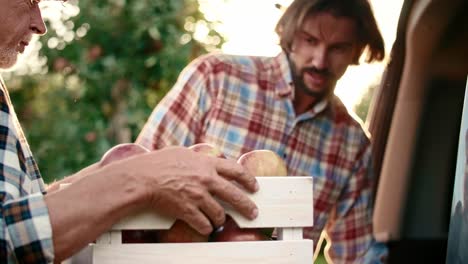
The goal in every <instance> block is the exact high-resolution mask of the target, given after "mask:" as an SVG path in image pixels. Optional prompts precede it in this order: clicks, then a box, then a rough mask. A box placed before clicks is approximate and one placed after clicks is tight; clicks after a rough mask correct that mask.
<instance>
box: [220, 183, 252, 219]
mask: <svg viewBox="0 0 468 264" xmlns="http://www.w3.org/2000/svg"><path fill="white" fill-rule="evenodd" d="M211 192H212V193H213V195H215V196H217V197H218V198H219V199H221V200H223V201H224V202H227V203H228V204H230V205H231V206H232V207H233V208H234V209H235V210H237V211H238V212H239V213H241V214H242V215H244V216H245V217H247V218H249V219H255V218H256V217H257V215H258V208H257V206H256V205H255V203H254V202H253V201H252V200H250V199H249V198H248V197H247V195H246V194H245V193H243V192H242V191H241V190H240V189H239V188H238V187H237V186H235V185H234V184H232V183H231V182H229V181H227V180H224V179H220V180H219V181H218V183H215V184H214V185H213V187H212V189H211Z"/></svg>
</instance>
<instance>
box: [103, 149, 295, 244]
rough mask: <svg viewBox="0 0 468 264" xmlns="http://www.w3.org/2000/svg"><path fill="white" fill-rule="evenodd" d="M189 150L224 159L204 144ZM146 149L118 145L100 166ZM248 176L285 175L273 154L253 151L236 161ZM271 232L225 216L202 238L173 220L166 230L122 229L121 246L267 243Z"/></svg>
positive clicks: (281, 161) (280, 163)
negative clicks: (142, 244)
mask: <svg viewBox="0 0 468 264" xmlns="http://www.w3.org/2000/svg"><path fill="white" fill-rule="evenodd" d="M189 149H191V150H193V151H195V152H199V153H202V154H205V155H210V156H213V157H218V158H225V156H224V155H223V153H221V151H220V150H219V149H218V148H216V147H215V146H213V145H211V144H208V143H199V144H195V145H193V146H191V147H189ZM148 151H149V150H147V149H146V148H144V147H142V146H140V145H138V144H133V143H126V144H120V145H117V146H115V147H113V148H112V149H110V150H109V151H107V152H106V153H105V154H104V156H103V157H102V159H101V161H100V166H104V165H106V164H109V163H110V162H113V161H117V160H121V159H124V158H127V157H130V156H134V155H138V154H143V153H146V152H148ZM237 162H238V163H239V164H241V165H242V166H243V167H244V168H245V169H246V170H247V171H249V172H250V173H251V174H252V175H255V176H257V177H259V176H287V169H286V165H285V163H284V161H283V160H282V159H281V158H280V157H279V156H278V155H277V154H276V153H275V152H273V151H270V150H253V151H250V152H247V153H245V154H243V155H242V156H240V157H239V158H238V159H237ZM272 231H273V230H272V229H258V228H240V227H239V226H238V225H237V224H236V222H235V221H234V220H233V219H232V218H231V217H230V216H229V215H227V216H226V222H225V223H224V225H223V226H222V227H221V228H218V229H217V230H216V231H214V232H213V233H212V234H211V235H209V236H205V235H202V234H200V233H198V232H197V231H195V230H194V229H192V228H191V227H190V226H189V225H188V224H186V223H185V222H183V221H181V220H176V221H175V223H174V224H173V225H172V227H171V228H170V229H168V230H131V231H130V230H126V231H123V232H122V243H124V244H125V243H181V242H209V241H215V242H224V241H259V240H270V239H271V235H272Z"/></svg>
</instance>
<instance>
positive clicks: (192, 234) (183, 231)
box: [158, 143, 225, 243]
mask: <svg viewBox="0 0 468 264" xmlns="http://www.w3.org/2000/svg"><path fill="white" fill-rule="evenodd" d="M189 149H191V150H193V151H195V152H198V153H203V154H205V155H209V156H212V157H217V158H225V156H224V154H223V153H222V152H221V151H220V150H219V149H218V148H217V147H215V146H213V145H212V144H209V143H198V144H195V145H192V146H190V147H189ZM158 241H159V242H161V243H182V242H208V236H206V235H202V234H200V233H198V232H197V231H196V230H195V229H193V228H192V227H190V226H189V225H188V224H187V223H185V222H184V221H182V220H176V221H175V223H174V224H173V225H172V227H171V228H170V229H169V230H161V231H159V238H158Z"/></svg>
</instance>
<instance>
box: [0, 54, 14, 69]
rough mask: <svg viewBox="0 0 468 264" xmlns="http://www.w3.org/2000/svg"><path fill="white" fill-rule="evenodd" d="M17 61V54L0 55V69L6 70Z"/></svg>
mask: <svg viewBox="0 0 468 264" xmlns="http://www.w3.org/2000/svg"><path fill="white" fill-rule="evenodd" d="M17 61H18V56H8V57H0V69H2V70H8V69H11V68H13V66H15V65H16V62H17Z"/></svg>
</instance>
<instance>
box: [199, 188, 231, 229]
mask: <svg viewBox="0 0 468 264" xmlns="http://www.w3.org/2000/svg"><path fill="white" fill-rule="evenodd" d="M200 210H201V211H202V212H203V213H205V215H206V216H207V217H208V218H209V219H210V220H211V223H212V224H213V226H214V227H219V226H221V225H222V224H223V223H224V222H225V220H226V216H225V214H224V208H223V207H222V206H221V205H220V204H219V203H218V202H217V201H216V200H215V199H214V198H213V197H212V196H210V195H209V196H207V197H206V199H204V202H203V203H201V204H200Z"/></svg>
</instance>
